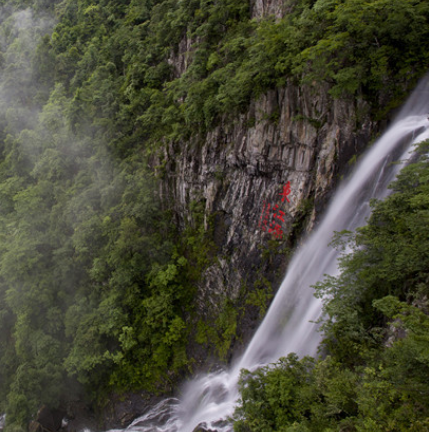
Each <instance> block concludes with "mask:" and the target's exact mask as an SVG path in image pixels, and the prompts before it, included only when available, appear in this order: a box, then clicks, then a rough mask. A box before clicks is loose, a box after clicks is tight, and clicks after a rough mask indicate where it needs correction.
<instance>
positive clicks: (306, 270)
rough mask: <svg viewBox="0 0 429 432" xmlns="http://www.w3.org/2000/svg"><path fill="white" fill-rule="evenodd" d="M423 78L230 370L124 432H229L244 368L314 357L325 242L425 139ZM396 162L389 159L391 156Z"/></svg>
mask: <svg viewBox="0 0 429 432" xmlns="http://www.w3.org/2000/svg"><path fill="white" fill-rule="evenodd" d="M428 113H429V79H425V80H423V81H422V82H421V83H420V85H419V86H418V87H417V89H416V90H415V91H414V93H413V94H412V96H411V97H410V99H409V100H408V102H407V103H406V104H405V106H404V107H403V109H402V110H401V112H400V114H399V115H398V117H397V119H396V121H395V122H394V123H393V125H392V126H391V127H390V129H388V130H387V131H386V132H385V133H384V135H383V136H382V137H381V138H380V139H379V140H378V141H377V142H376V143H375V144H374V145H373V146H372V147H371V148H370V149H369V150H368V151H367V152H366V153H365V155H364V156H363V157H362V158H361V160H360V161H359V163H358V164H357V165H356V168H355V170H354V172H353V173H352V174H351V175H350V176H349V179H348V180H347V181H345V182H344V183H343V184H342V185H341V187H340V188H339V190H338V191H337V192H336V194H335V196H334V198H333V199H332V201H331V203H330V205H329V207H328V209H327V211H326V214H325V215H324V217H323V219H322V221H321V223H320V224H319V226H318V227H317V229H316V230H315V231H314V232H313V233H312V235H311V236H310V237H309V238H308V239H307V240H306V241H305V242H304V243H303V244H302V246H301V247H300V248H299V249H298V250H297V251H296V253H295V254H294V257H293V258H292V260H291V262H290V264H289V267H288V270H287V274H286V276H285V278H284V280H283V282H282V284H281V286H280V288H279V290H278V292H277V295H276V297H275V298H274V301H273V303H272V305H271V306H270V309H269V310H268V312H267V315H266V317H265V319H264V321H263V322H262V323H261V325H260V327H259V329H258V330H257V332H256V334H255V335H254V337H253V339H252V340H251V342H250V344H249V346H248V347H247V349H246V351H245V352H244V354H243V355H242V357H241V358H239V359H238V360H237V361H236V362H235V363H234V364H233V365H232V366H231V367H230V368H229V369H225V370H219V371H216V372H212V373H209V374H206V375H202V376H199V377H196V378H194V379H193V380H192V381H190V382H189V383H187V384H185V385H184V387H183V388H182V392H181V396H180V400H179V399H175V398H169V399H165V400H164V401H162V402H161V403H159V404H158V405H157V406H155V407H154V408H153V409H152V410H150V411H149V412H148V413H146V414H145V415H143V416H142V417H140V418H138V419H136V420H135V421H134V422H133V423H132V424H131V425H130V426H129V427H128V428H127V429H126V431H127V432H128V431H129V432H133V431H136V432H192V431H193V430H194V429H195V428H196V427H197V426H198V425H204V427H206V428H207V429H210V430H216V431H219V432H229V431H231V430H232V425H231V423H230V422H228V420H227V418H228V416H231V415H232V414H233V412H234V407H235V405H236V401H237V399H238V397H239V393H238V388H237V383H238V379H239V375H240V370H241V369H242V368H245V369H249V370H254V369H256V368H257V367H258V366H261V365H264V364H267V363H272V362H275V361H276V360H278V359H279V358H280V357H282V356H285V355H287V354H288V353H291V352H296V353H297V354H298V355H300V356H302V355H306V354H310V355H314V354H316V352H317V347H318V344H319V342H320V334H319V333H318V332H317V325H316V324H314V321H317V319H318V318H319V317H320V315H321V301H320V300H319V299H316V298H315V297H314V296H313V292H314V291H313V289H312V288H311V286H312V285H314V284H315V283H316V282H317V281H319V280H321V279H322V278H323V275H324V274H330V275H336V274H337V273H338V269H337V258H338V255H339V252H338V251H337V250H335V249H333V248H331V247H329V246H328V244H329V243H330V241H331V240H332V236H333V233H334V231H341V230H345V229H346V230H349V231H353V230H355V229H356V228H357V227H359V226H362V225H364V224H365V221H366V219H367V218H368V216H369V214H370V207H369V201H370V199H371V198H379V199H380V198H383V197H385V196H386V195H387V194H388V193H389V190H388V188H387V186H388V185H389V183H391V181H392V180H393V179H394V178H395V176H396V174H397V173H398V171H399V170H400V168H401V167H402V166H403V165H404V163H405V161H406V160H407V159H409V157H410V154H411V152H410V150H411V149H412V147H413V143H417V142H420V141H422V140H425V139H429V120H428ZM395 161H402V162H400V163H396V164H393V163H392V162H395Z"/></svg>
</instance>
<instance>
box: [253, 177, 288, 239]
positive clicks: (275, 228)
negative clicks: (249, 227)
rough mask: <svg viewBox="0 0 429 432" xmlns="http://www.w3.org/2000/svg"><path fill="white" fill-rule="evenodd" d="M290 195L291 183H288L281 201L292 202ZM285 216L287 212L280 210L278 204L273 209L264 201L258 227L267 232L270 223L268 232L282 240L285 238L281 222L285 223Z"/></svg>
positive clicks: (284, 187)
mask: <svg viewBox="0 0 429 432" xmlns="http://www.w3.org/2000/svg"><path fill="white" fill-rule="evenodd" d="M289 194H290V182H289V181H288V182H287V183H286V184H285V185H284V186H283V192H282V193H280V194H279V195H281V196H282V200H281V201H282V202H284V200H285V199H286V201H287V202H290V201H289V198H288V195H289ZM270 210H271V213H272V214H271V218H270ZM284 216H285V212H283V211H282V210H280V208H279V206H278V204H276V205H275V206H273V207H271V204H269V203H268V204H267V203H266V202H265V201H264V208H263V210H262V213H261V217H260V218H259V224H258V226H259V227H261V226H262V231H267V224H268V222H269V221H270V223H269V225H268V232H269V233H272V234H273V235H274V236H275V237H276V238H277V239H281V238H283V231H282V228H281V224H280V222H284V221H285V220H284Z"/></svg>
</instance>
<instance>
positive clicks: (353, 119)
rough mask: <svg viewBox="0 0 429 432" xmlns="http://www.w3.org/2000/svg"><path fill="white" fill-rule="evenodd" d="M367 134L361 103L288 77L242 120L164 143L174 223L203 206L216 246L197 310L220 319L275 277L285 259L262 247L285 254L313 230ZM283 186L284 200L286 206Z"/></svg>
mask: <svg viewBox="0 0 429 432" xmlns="http://www.w3.org/2000/svg"><path fill="white" fill-rule="evenodd" d="M180 67H182V64H181V63H180ZM372 131H373V125H372V123H371V122H370V121H369V119H368V115H367V114H366V107H365V104H363V103H356V102H355V101H350V102H347V101H341V100H333V99H332V98H331V97H330V96H329V93H328V89H327V88H324V87H316V86H315V87H297V86H295V85H294V84H292V83H288V85H287V86H286V87H285V88H282V89H279V90H273V91H270V92H268V93H267V94H265V95H264V96H263V97H261V98H260V99H259V100H256V101H253V102H252V103H251V105H250V107H249V109H248V111H247V112H246V113H245V114H242V115H240V116H239V117H238V118H234V119H224V120H223V121H222V124H221V125H220V126H218V127H216V128H215V129H214V130H212V131H211V132H209V133H208V134H207V136H205V137H204V138H195V139H194V140H192V141H189V142H182V143H180V144H175V145H170V146H168V147H167V148H166V149H165V155H164V157H165V169H166V171H165V172H166V175H165V178H164V181H163V184H162V189H163V190H162V194H163V196H164V197H168V199H169V201H170V202H172V203H174V210H175V217H176V219H177V223H178V225H179V227H181V228H184V227H185V226H186V225H187V224H192V213H191V211H190V207H191V203H193V202H194V203H195V202H199V203H203V204H204V216H205V228H206V229H208V228H209V225H210V224H211V225H212V229H213V236H214V242H215V244H216V247H217V256H216V259H214V260H213V262H212V264H211V265H210V266H209V267H208V268H207V269H206V270H205V272H204V274H203V275H202V279H201V280H200V284H199V292H198V308H199V309H200V311H199V312H200V313H201V314H203V315H206V316H210V315H212V316H216V314H218V313H219V312H220V311H219V308H221V307H222V304H223V300H224V299H225V298H228V299H229V300H230V301H232V302H233V303H234V302H239V300H240V295H241V294H242V291H241V290H242V288H243V287H245V291H248V290H252V289H253V287H254V285H255V283H256V282H257V280H260V279H261V277H262V278H265V279H266V280H268V281H270V282H275V283H276V282H278V277H279V276H283V272H284V269H285V264H286V262H287V258H285V256H284V255H283V256H282V255H281V254H280V255H275V256H271V258H270V259H264V256H265V257H266V255H267V254H264V251H266V250H267V248H269V246H270V245H272V244H273V243H274V244H276V250H277V252H285V250H288V249H290V248H291V247H293V246H295V245H296V240H297V238H298V236H300V235H302V234H304V233H305V231H308V230H310V229H311V227H312V225H313V224H314V223H315V221H316V220H317V215H318V214H319V213H320V210H321V209H322V207H323V205H324V203H325V201H326V197H327V195H328V194H329V193H330V191H331V189H332V187H333V186H334V185H335V180H336V175H337V174H338V173H339V172H340V170H341V169H342V167H344V166H345V165H346V162H347V161H348V160H349V159H350V157H351V156H352V155H355V154H356V153H357V152H359V151H360V150H362V148H363V146H364V145H365V143H366V142H368V140H369V138H370V136H371V133H372ZM287 182H290V194H289V195H288V197H287V198H288V199H289V201H290V202H287V200H284V201H283V202H282V201H281V199H282V191H283V187H284V186H285V185H286V184H287ZM268 204H270V205H271V207H273V206H274V205H276V204H277V205H278V210H281V211H282V212H283V213H284V215H282V214H281V213H279V212H278V210H277V214H278V215H279V216H281V217H282V219H284V222H283V221H282V220H280V219H272V214H273V212H272V211H271V210H270V214H269V220H268V223H267V225H266V228H265V231H264V230H263V226H264V222H263V217H262V212H263V209H264V205H268ZM271 221H273V222H278V223H279V224H280V226H281V230H282V232H283V236H282V239H276V238H275V235H274V233H269V232H268V229H269V224H270V222H271ZM261 222H262V223H261ZM272 227H274V224H273V225H272ZM270 240H274V242H273V241H270ZM276 269H280V274H277V280H276V274H275V273H276V272H275V270H276ZM253 318H254V317H253ZM251 321H252V320H251ZM253 324H254V323H253ZM248 325H252V323H251V322H250V324H249V320H247V321H246V320H242V326H248ZM243 334H244V336H246V331H245V329H244V328H242V329H241V336H243ZM244 339H246V337H244Z"/></svg>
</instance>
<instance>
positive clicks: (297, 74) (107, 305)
mask: <svg viewBox="0 0 429 432" xmlns="http://www.w3.org/2000/svg"><path fill="white" fill-rule="evenodd" d="M287 10H288V12H287V14H286V15H285V17H284V18H283V19H278V20H275V19H273V18H270V17H267V18H263V19H259V20H257V19H252V18H251V7H250V4H249V3H247V2H243V1H242V0H217V1H206V0H180V1H177V0H164V1H161V0H160V1H156V0H153V1H151V0H116V1H108V0H100V1H89V0H77V1H75V0H64V1H62V2H54V1H49V0H38V1H34V2H32V1H24V0H22V1H19V0H10V1H5V2H2V6H1V10H0V12H1V14H0V21H1V22H0V48H1V53H0V69H1V75H0V103H1V110H0V151H1V158H0V202H1V205H0V227H1V230H0V235H1V242H0V299H1V300H0V410H1V411H2V412H6V413H7V428H8V430H13V429H15V428H16V429H19V428H21V427H25V425H26V423H27V421H28V419H29V418H30V417H31V415H32V414H33V413H34V412H35V411H37V409H38V407H40V405H42V404H48V405H50V406H52V407H56V406H58V405H60V404H62V403H64V401H66V400H67V398H73V397H80V398H87V400H88V401H92V402H94V401H98V402H100V401H102V400H103V397H106V395H107V394H109V392H111V391H116V392H120V391H123V390H124V389H127V390H129V389H142V388H145V389H149V390H151V391H161V392H162V391H166V390H167V389H169V388H171V386H172V385H173V384H174V383H175V382H176V380H177V377H178V376H179V373H182V372H183V371H188V372H189V370H190V369H191V366H192V359H191V358H188V355H187V351H186V346H187V344H188V343H189V341H188V337H189V335H190V330H191V329H190V326H189V325H187V324H186V322H188V323H191V326H192V325H195V322H196V320H197V317H194V316H193V313H192V311H193V306H194V305H193V299H194V294H195V282H196V280H198V277H199V274H200V272H201V271H202V269H203V268H204V267H205V266H207V259H208V258H207V257H208V256H209V255H210V248H211V239H210V236H209V233H207V232H205V231H204V226H203V224H202V220H201V214H200V211H199V209H198V208H195V218H194V219H195V223H194V224H190V226H189V227H187V229H186V230H185V232H182V233H181V235H180V236H179V235H178V233H177V232H175V230H174V227H172V224H171V223H170V222H171V214H170V213H169V208H168V206H167V205H166V203H165V202H164V203H161V202H160V199H159V197H158V195H157V188H156V185H157V182H158V179H157V177H156V175H154V168H153V166H152V165H151V164H150V160H151V159H150V158H151V156H152V155H154V154H156V152H157V151H158V149H160V148H162V146H163V145H166V144H167V143H169V142H172V141H174V142H177V143H180V142H183V140H186V139H189V138H190V137H191V136H195V135H199V136H200V137H204V134H205V133H206V132H207V131H208V130H210V129H211V128H213V127H214V126H216V124H217V123H218V122H219V121H220V119H222V118H230V119H233V118H234V116H236V115H237V114H238V113H240V112H242V111H243V110H245V109H246V107H247V106H248V104H249V102H250V100H251V99H253V98H257V97H258V96H260V95H261V94H263V93H264V92H265V91H267V90H268V89H271V88H275V87H281V86H285V85H287V83H288V82H290V81H295V82H297V83H303V82H305V83H312V82H314V81H318V82H325V83H327V85H329V86H330V89H331V94H332V95H333V96H334V97H340V98H349V99H352V98H364V99H366V100H367V101H368V102H369V103H370V104H371V107H372V109H373V112H374V117H376V116H379V117H380V118H381V117H382V116H383V115H385V113H386V112H387V111H388V110H389V109H391V108H392V107H394V106H397V105H398V104H399V103H400V102H401V101H402V99H403V97H404V94H406V92H407V91H408V90H409V89H410V88H411V87H412V86H413V84H414V83H415V82H416V80H417V79H418V78H419V77H420V76H421V75H422V74H423V72H424V71H425V70H426V69H427V66H428V60H429V49H428V48H429V47H428V45H429V25H428V17H429V4H428V2H426V1H419V0H372V1H363V0H318V1H312V0H291V1H288V2H287ZM184 38H186V39H187V40H188V41H190V43H191V46H192V49H191V52H189V53H188V55H189V60H188V67H187V69H186V70H185V71H183V73H182V74H177V71H176V70H175V68H174V65H173V63H174V59H175V58H176V56H178V55H179V43H180V42H181V41H182V40H184ZM399 184H400V183H399ZM404 187H405V186H404ZM425 196H426V195H424V194H422V195H421V196H419V197H417V198H416V202H415V205H417V206H420V205H421V206H424V205H425V202H426V201H424V200H425V199H426V198H424V197H425ZM389 202H391V201H389ZM386 205H388V204H386ZM410 205H411V204H410ZM413 205H414V204H413ZM380 208H383V207H380ZM419 208H420V207H419ZM397 210H398V211H400V208H398V209H397ZM386 211H387V210H386ZM375 217H376V216H374V218H375ZM416 223H418V220H416ZM403 224H406V221H404V222H403ZM401 226H402V225H401ZM401 226H398V227H395V229H396V228H397V229H398V230H400V229H402V228H401ZM368 229H371V228H368ZM404 229H405V228H404ZM422 229H423V228H422ZM399 234H400V233H399ZM399 234H398V235H399ZM359 235H360V236H361V237H358V238H361V239H362V238H364V239H365V238H367V237H368V236H369V234H365V231H362V233H361V234H359ZM365 235H366V237H365ZM362 236H363V237H362ZM404 241H405V240H404ZM355 262H357V261H351V262H350V265H352V266H355V265H356V264H355ZM347 274H348V273H346V275H345V276H344V278H346V277H347ZM418 282H419V284H422V283H424V280H423V279H421V280H420V279H419V281H418ZM344 283H345V282H344ZM389 283H390V282H389ZM386 284H388V282H386ZM398 284H399V285H400V284H401V283H400V282H399V281H398ZM416 286H417V285H416ZM419 286H420V285H419ZM362 289H363V288H362ZM393 291H394V290H393ZM403 294H404V293H402V294H401V293H396V292H393V295H398V296H399V297H398V299H395V298H394V297H392V298H390V300H389V299H387V300H386V299H385V300H384V301H380V302H379V303H378V309H377V311H378V312H374V311H373V310H372V309H362V314H367V313H368V316H366V315H362V316H359V317H358V316H356V320H357V321H356V322H353V323H345V322H343V321H342V320H341V319H339V318H340V317H336V320H335V322H334V321H333V322H332V323H331V324H330V325H329V326H328V330H327V331H328V335H329V334H331V333H332V332H336V331H337V329H341V328H342V326H343V325H344V326H351V325H353V326H355V327H356V329H358V330H359V329H360V328H361V327H360V321H359V320H361V319H363V320H370V321H371V320H378V321H380V319H381V316H382V315H381V314H382V313H387V312H389V314H390V316H391V315H394V314H395V313H399V312H400V311H406V309H404V308H406V307H409V306H407V305H406V304H405V303H404V301H405V298H403ZM370 300H372V299H370ZM370 300H368V302H370ZM363 306H364V305H362V307H363ZM329 308H333V309H335V308H340V309H341V307H340V306H339V305H336V304H335V303H333V304H332V306H329ZM395 308H396V309H395ZM401 308H402V309H401ZM395 311H396V312H395ZM413 314H417V315H413ZM407 316H409V320H408V321H409V322H408V321H407V320H404V325H408V324H409V325H410V326H411V325H413V324H412V322H414V321H413V320H417V318H418V317H421V318H419V319H421V320H422V321H423V322H424V316H423V315H421V314H420V315H419V312H413V313H411V312H410V313H409V315H407ZM372 322H373V321H371V323H372ZM227 325H228V324H226V326H227ZM338 326H339V327H338ZM344 328H347V329H348V328H349V327H344ZM227 330H228V329H227V328H222V329H221V331H220V332H219V334H213V335H212V339H213V340H214V341H216V343H217V344H218V345H219V346H220V351H225V350H227V349H228V346H229V345H228V344H229V341H228V331H227ZM356 331H357V330H356ZM416 331H417V333H416V335H419V333H418V331H420V330H416ZM345 333H346V335H345V339H344V341H342V343H344V344H348V343H352V341H349V339H347V338H350V335H349V333H348V331H346V332H345ZM353 334H355V332H353ZM356 337H357V338H358V342H357V345H356V347H355V345H354V342H353V344H352V345H353V346H354V348H353V349H355V350H356V351H357V353H358V354H359V356H357V357H355V358H356V361H358V360H357V359H360V358H362V355H363V354H362V352H364V353H365V355H367V353H372V352H373V351H371V350H370V347H369V345H370V342H369V341H367V339H368V336H366V335H365V334H364V333H362V334H361V333H358V334H356ZM372 337H373V336H371V338H372ZM329 340H331V339H329V337H328V339H327V345H328V346H329V348H330V349H331V350H332V353H333V355H334V357H331V358H330V360H326V363H325V364H326V366H320V367H319V368H316V370H322V368H323V367H326V368H328V369H329V368H338V370H341V371H343V370H346V369H343V368H345V367H346V366H349V364H348V363H347V362H349V359H348V358H347V354H346V353H345V352H343V351H344V347H341V346H340V347H337V346H333V344H331V343H329ZM197 342H198V341H197ZM201 343H202V341H201ZM401 343H403V344H404V343H408V344H414V345H413V349H414V350H419V349H420V348H419V345H418V344H419V341H418V337H417V336H416V338H414V339H412V338H409V339H406V340H405V341H404V342H401ZM331 345H332V346H331ZM366 345H368V347H367V346H366ZM344 346H346V345H344ZM395 346H396V345H395ZM395 346H394V347H393V348H392V350H391V351H389V352H397V353H398V355H399V354H400V353H401V352H402V351H401V350H399V348H398V349H397V348H395ZM364 348H365V349H364ZM395 350H396V351H395ZM368 355H369V354H368ZM377 355H378V354H377ZM401 355H402V354H401ZM403 355H405V353H404V354H403ZM332 359H333V360H332ZM289 361H290V362H294V364H295V363H296V362H297V361H296V360H295V359H292V360H289ZM306 361H307V360H306ZM374 361H375V360H374ZM377 361H378V362H379V363H377V365H378V364H385V363H386V362H387V363H386V364H387V366H386V367H387V369H388V371H390V369H389V367H393V366H389V363H388V362H389V358H388V357H386V359H384V358H382V359H380V360H377ZM329 362H331V363H329ZM337 362H344V365H338V366H337ZM362 362H363V360H362ZM380 362H381V363H380ZM383 362H384V363H383ZM299 364H300V366H299V367H303V368H304V369H305V371H308V370H309V368H308V366H307V364H306V363H302V364H301V363H299ZM341 364H342V363H341ZM371 365H375V363H371ZM288 367H289V366H288ZM297 367H298V366H297ZM370 367H372V368H375V366H370ZM377 367H378V366H377ZM398 367H399V366H398ZM294 370H295V371H296V370H298V369H294ZM311 370H313V369H311ZM392 371H393V369H392ZM309 373H310V372H309ZM311 373H313V372H311ZM342 373H344V374H347V373H349V372H342ZM350 373H357V374H358V375H354V377H355V378H354V379H356V380H357V379H363V378H362V374H360V375H359V372H350ZM365 373H366V375H364V377H367V378H364V379H365V380H366V379H368V380H369V377H370V371H369V372H365ZM371 373H373V375H374V374H375V375H374V376H376V377H378V378H377V380H375V381H369V382H370V385H373V386H377V385H378V383H379V382H381V383H384V381H382V379H384V378H383V377H381V376H380V373H381V372H379V369H377V368H375V369H374V372H371ZM386 373H393V372H386ZM416 373H419V374H420V372H419V369H416ZM267 376H269V374H268V372H267ZM312 377H314V375H312ZM316 378H317V377H316ZM316 378H314V379H316ZM312 379H313V378H312ZM378 379H379V380H381V381H378ZM410 379H411V378H410ZM381 385H382V384H380V386H381ZM380 388H381V387H380ZM377 391H378V390H377ZM379 391H380V392H381V390H379ZM424 391H425V390H424ZM332 397H334V396H332ZM362 397H363V396H362ZM368 397H369V396H368ZM394 397H396V398H401V397H402V393H401V394H399V395H397V394H396V393H395V395H394ZM100 403H101V402H100ZM347 403H351V402H350V401H348V402H347ZM386 403H387V402H386ZM368 409H370V407H369V408H368ZM350 412H352V411H350ZM353 412H355V411H353ZM398 421H399V420H398ZM264 427H265V426H264ZM251 430H253V429H251ZM255 430H262V429H255ZM263 430H271V429H263ZM272 430H280V429H272ZM294 430H298V429H294ZM299 430H305V429H299ZM416 430H418V429H416Z"/></svg>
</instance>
